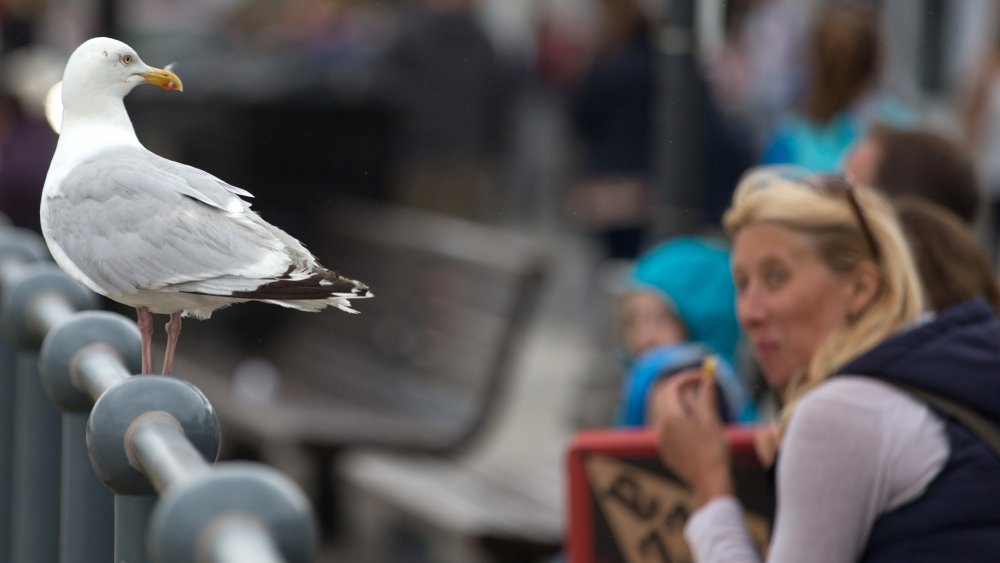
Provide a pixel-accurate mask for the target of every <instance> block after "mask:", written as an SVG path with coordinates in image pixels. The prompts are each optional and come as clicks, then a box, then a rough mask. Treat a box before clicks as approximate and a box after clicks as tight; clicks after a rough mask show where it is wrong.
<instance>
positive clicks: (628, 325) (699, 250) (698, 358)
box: [618, 237, 755, 426]
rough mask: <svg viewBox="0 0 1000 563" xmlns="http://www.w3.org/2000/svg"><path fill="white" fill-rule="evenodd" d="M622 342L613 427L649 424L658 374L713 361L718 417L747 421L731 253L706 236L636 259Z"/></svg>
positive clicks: (749, 406) (623, 304) (623, 310)
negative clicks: (623, 363) (649, 398)
mask: <svg viewBox="0 0 1000 563" xmlns="http://www.w3.org/2000/svg"><path fill="white" fill-rule="evenodd" d="M619 321H620V329H621V337H622V343H623V344H624V346H625V348H626V352H627V353H628V355H629V358H630V359H631V366H630V369H629V373H628V375H627V376H626V379H625V386H624V389H623V395H622V402H621V404H620V408H619V413H618V422H619V424H621V425H624V426H639V425H643V424H645V423H646V395H647V393H648V392H649V390H650V389H652V387H653V386H654V384H655V383H656V382H657V381H659V380H660V379H661V378H663V377H669V376H670V375H671V374H673V373H677V372H679V371H683V370H684V369H688V368H691V367H698V366H700V365H701V363H702V361H703V360H704V359H705V358H706V357H708V356H716V357H717V359H718V361H717V364H716V365H717V367H716V381H717V382H718V386H719V390H720V394H719V396H720V400H719V403H720V412H721V414H722V417H723V419H725V420H727V421H731V422H749V421H752V420H753V419H754V416H755V409H754V406H753V403H752V400H751V398H750V393H749V392H748V391H747V389H746V385H745V384H744V382H743V380H742V378H741V377H740V376H739V374H738V373H737V372H736V370H735V369H734V368H733V357H734V355H735V354H736V348H737V345H738V342H739V338H740V330H739V325H738V324H737V322H736V310H735V289H734V287H733V280H732V276H731V274H730V271H729V251H728V250H726V249H725V248H724V247H723V246H722V245H720V244H716V243H714V242H712V241H710V240H708V239H702V238H694V237H677V238H674V239H671V240H669V241H667V242H665V243H663V244H661V245H659V246H657V247H656V248H654V249H652V250H650V251H649V252H647V253H646V254H644V255H642V256H640V257H639V259H638V260H637V261H636V264H635V266H634V267H633V269H632V270H631V272H630V273H629V276H628V279H627V280H626V288H625V292H624V294H623V295H622V297H621V300H620V319H619Z"/></svg>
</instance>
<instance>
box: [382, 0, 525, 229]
mask: <svg viewBox="0 0 1000 563" xmlns="http://www.w3.org/2000/svg"><path fill="white" fill-rule="evenodd" d="M476 3H477V2H476V0H413V1H411V2H410V4H411V5H410V7H409V9H404V11H403V14H402V16H401V17H400V18H399V21H400V22H401V24H400V25H401V27H400V29H399V30H398V34H397V36H396V37H395V39H394V41H393V42H392V43H391V45H390V46H389V47H388V49H387V50H386V52H385V53H384V54H383V56H381V57H380V60H379V61H378V63H377V65H378V66H377V68H376V81H377V90H378V93H379V96H380V97H381V98H383V99H384V100H385V101H386V102H387V103H388V104H389V106H390V107H391V108H392V109H393V110H394V111H395V113H396V115H397V118H398V129H397V134H396V137H397V138H396V141H397V142H396V149H395V152H396V155H395V156H396V158H395V160H396V163H395V174H394V178H395V179H394V181H393V184H394V185H393V187H392V192H393V193H392V198H393V199H395V200H396V201H398V202H400V203H403V204H406V205H410V206H414V207H420V208H423V209H427V210H431V211H437V212H442V213H448V214H452V215H457V216H460V217H465V218H468V219H478V220H485V219H487V218H489V217H490V215H491V214H492V213H494V212H495V209H496V203H497V197H496V194H495V190H496V184H497V180H496V174H497V172H496V166H497V161H498V159H499V158H500V156H501V155H500V152H501V146H502V138H503V123H504V121H505V120H504V116H505V114H506V112H507V109H508V104H509V101H510V95H511V92H510V91H509V90H508V87H509V81H507V80H506V78H507V77H506V76H505V70H504V67H503V64H502V61H501V60H500V59H499V58H498V57H497V54H496V52H495V50H494V48H493V45H492V44H491V43H490V40H489V38H488V37H487V35H486V32H485V30H484V29H483V27H482V25H481V24H480V23H479V22H478V20H477V19H476V14H475V10H474V8H475V6H476Z"/></svg>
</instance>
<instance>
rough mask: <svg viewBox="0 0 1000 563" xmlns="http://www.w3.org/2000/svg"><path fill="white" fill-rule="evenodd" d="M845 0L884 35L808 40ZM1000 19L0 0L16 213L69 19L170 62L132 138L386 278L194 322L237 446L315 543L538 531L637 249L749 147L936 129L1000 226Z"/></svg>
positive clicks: (560, 514)
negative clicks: (270, 468)
mask: <svg viewBox="0 0 1000 563" xmlns="http://www.w3.org/2000/svg"><path fill="white" fill-rule="evenodd" d="M829 4H845V5H847V4H849V5H850V6H851V7H852V8H860V9H863V10H866V11H867V12H866V13H870V14H872V17H871V18H869V19H868V21H869V23H870V24H871V25H872V26H873V28H874V35H873V37H874V40H873V41H874V42H873V43H872V44H871V45H868V47H867V48H866V49H862V48H861V47H859V45H863V42H862V40H860V39H857V36H852V35H851V33H852V31H851V29H850V26H851V24H850V22H846V23H844V22H841V23H837V22H834V23H833V24H831V25H828V26H827V28H828V32H829V33H828V34H827V36H824V37H826V39H824V40H823V41H826V43H825V44H824V45H825V47H823V49H825V51H822V52H825V53H827V56H828V58H827V59H824V58H822V56H819V55H817V54H816V53H817V48H816V47H815V45H816V44H817V42H818V41H820V39H817V38H818V37H819V35H817V34H818V31H817V30H818V29H820V27H819V26H818V25H817V20H818V19H819V18H822V17H826V15H827V14H828V12H827V11H826V8H827V7H828V5H829ZM998 21H1000V6H998V5H997V4H996V3H995V2H992V1H990V0H963V1H962V2H948V1H946V0H870V1H867V2H865V1H856V2H843V1H841V2H834V0H829V1H824V0H802V1H798V0H729V1H725V0H380V1H379V0H130V1H128V2H126V1H122V0H0V211H2V212H3V213H5V214H7V215H8V216H10V217H11V219H12V221H13V222H14V223H15V224H17V225H20V226H24V227H26V228H31V229H36V230H37V229H38V201H39V196H40V193H41V189H42V184H43V181H44V177H45V173H46V170H47V166H48V162H49V159H50V158H51V155H52V152H53V150H54V147H55V143H56V140H57V137H56V135H55V134H54V133H53V132H52V131H51V129H50V128H49V126H48V125H47V124H46V122H45V120H44V115H43V100H44V97H45V95H46V93H47V92H48V90H49V88H50V87H51V86H52V85H53V84H54V83H55V82H57V81H58V80H59V79H60V77H61V73H62V68H63V66H64V64H65V61H66V59H67V58H68V56H69V54H70V53H71V52H72V50H73V49H74V48H75V47H76V46H77V45H79V44H80V43H82V42H83V41H84V40H86V39H87V38H90V37H93V36H98V35H107V36H111V37H115V38H117V39H121V40H123V41H125V42H127V43H129V44H130V45H131V46H132V47H134V48H135V49H136V50H137V51H138V52H139V54H140V56H141V57H142V58H143V60H144V61H145V62H146V63H148V64H150V65H153V66H158V67H162V66H165V65H166V64H168V63H176V67H175V68H174V70H175V71H176V72H177V73H178V75H179V76H180V77H181V78H182V79H183V80H184V85H185V90H184V92H183V93H182V94H178V93H172V92H163V91H159V90H154V89H152V88H140V89H137V90H136V91H135V92H134V93H133V94H132V95H131V96H130V97H129V98H128V99H127V100H126V105H127V107H128V108H129V112H130V115H131V116H132V119H133V123H134V124H135V126H136V130H137V133H138V135H139V138H140V140H141V141H142V142H143V143H144V144H145V145H146V146H147V147H148V148H149V149H151V150H153V151H154V152H157V153H158V154H161V155H163V156H165V157H168V158H171V159H174V160H178V161H181V162H184V163H187V164H190V165H193V166H196V167H199V168H202V169H204V170H206V171H208V172H211V173H212V174H214V175H216V176H218V177H220V178H222V179H224V180H226V181H227V182H230V183H232V184H234V185H237V186H240V187H243V188H245V189H247V190H249V191H250V192H252V193H253V194H255V196H256V199H255V200H254V202H253V205H254V209H256V210H257V211H258V212H259V213H260V214H261V215H262V216H263V217H264V218H265V219H267V220H269V221H271V222H272V223H274V224H276V225H278V226H280V227H282V228H284V229H285V230H286V231H288V232H289V233H290V234H292V235H293V236H295V237H296V238H298V239H300V240H301V241H303V242H304V243H305V244H306V246H307V247H309V248H310V249H312V250H313V251H314V252H316V254H317V255H318V256H319V257H320V258H321V260H322V261H323V262H324V263H325V264H326V265H327V266H329V267H331V268H333V269H335V270H338V271H342V272H343V273H344V274H346V275H349V276H352V277H358V278H359V279H361V280H362V281H366V282H369V283H370V284H371V285H372V288H373V290H374V292H375V295H376V299H375V300H372V301H370V302H363V303H360V305H359V308H360V309H361V311H362V315H361V316H360V317H358V318H353V317H352V318H347V317H348V316H347V315H342V314H340V313H339V312H336V311H328V312H324V313H321V314H320V315H315V316H314V315H307V314H305V313H297V312H289V311H285V310H281V309H278V308H276V307H272V306H267V305H259V304H246V305H241V306H239V307H234V308H232V309H228V310H223V311H220V312H218V313H216V315H215V317H214V318H213V319H211V320H210V321H207V322H194V321H192V322H189V323H188V325H187V326H188V327H189V328H187V329H186V330H185V333H184V338H183V339H182V341H181V344H180V352H179V355H180V356H183V358H184V359H185V360H186V363H184V364H183V365H184V366H185V367H184V368H183V369H182V368H180V367H179V368H178V369H177V372H178V374H180V376H181V377H187V378H190V379H191V380H192V381H194V382H195V383H196V384H198V385H199V386H202V387H203V388H204V390H205V392H206V394H208V395H209V397H210V398H211V399H213V401H214V402H216V403H217V406H218V408H219V411H220V417H222V419H223V429H224V441H225V449H224V456H226V457H229V458H253V459H261V460H263V461H266V462H268V463H272V464H274V465H276V466H278V467H279V468H281V469H283V470H285V471H287V472H289V473H290V474H291V475H292V476H293V477H294V478H295V479H297V480H298V481H299V482H300V483H301V484H302V485H303V486H304V487H305V488H306V490H307V491H309V493H310V497H311V498H312V500H313V502H314V506H315V509H316V511H317V514H318V515H319V517H320V521H321V525H322V527H323V531H324V538H325V541H324V548H323V553H322V554H321V555H320V559H319V560H320V561H477V560H479V561H550V560H553V559H554V558H556V559H558V558H559V557H560V555H559V551H560V544H561V541H562V534H563V532H564V529H565V514H564V489H565V477H564V475H563V466H562V463H563V458H562V456H563V454H564V452H565V449H566V446H567V444H568V441H569V440H570V438H571V436H572V435H573V433H574V432H575V431H577V430H578V429H581V428H587V427H600V426H608V425H610V424H612V422H613V418H614V410H615V408H616V405H617V403H618V400H619V397H620V395H621V385H622V373H623V365H624V363H623V353H622V351H621V345H620V342H619V337H618V336H619V335H618V332H617V331H618V327H617V325H616V320H615V311H614V302H615V292H616V287H617V286H618V285H619V284H620V281H621V277H622V275H623V272H625V271H626V270H627V268H628V267H629V266H630V264H631V263H632V261H633V260H634V259H635V258H636V257H637V256H638V255H639V254H640V253H642V252H644V251H645V250H647V249H649V248H652V247H653V246H655V245H656V244H657V243H659V242H661V241H663V240H666V239H668V238H670V237H674V236H677V235H682V234H698V235H706V236H718V235H719V234H720V226H719V222H720V218H721V214H722V212H723V211H724V209H725V207H726V205H727V203H728V198H729V197H730V195H731V193H732V189H733V187H734V186H735V184H736V181H737V179H738V178H739V177H740V175H741V174H742V173H743V172H744V171H745V170H746V169H747V168H748V167H750V166H752V165H755V164H759V163H761V162H796V163H798V164H802V165H806V166H810V167H813V168H814V169H815V170H817V171H838V170H841V169H842V167H843V165H844V160H845V158H846V155H847V152H848V148H849V147H850V146H852V145H853V143H854V142H855V141H856V140H857V139H858V138H859V137H860V136H861V135H863V133H864V128H863V127H864V126H865V125H866V124H868V123H874V122H877V121H878V122H888V123H891V124H893V125H895V126H900V127H921V128H926V129H931V130H934V131H937V132H939V133H941V134H942V135H945V136H947V137H949V138H952V139H954V140H955V142H956V143H958V144H960V145H961V147H962V148H963V150H965V151H967V154H968V155H969V158H970V159H972V160H973V162H974V163H975V166H976V170H977V172H978V173H979V183H978V185H979V186H980V187H979V189H980V190H981V192H982V194H981V195H982V197H981V199H980V201H981V202H982V203H981V204H980V207H981V208H982V210H981V211H980V212H978V215H977V217H976V221H975V223H974V228H975V232H976V234H977V237H978V238H979V239H980V241H981V242H982V244H983V245H984V246H985V247H987V248H990V249H992V252H993V253H994V255H995V248H996V245H995V244H994V242H993V241H994V240H995V237H994V235H993V234H992V233H993V232H994V223H995V222H996V221H995V220H994V215H995V212H994V208H997V209H1000V207H997V206H996V203H995V202H996V201H1000V199H997V197H996V196H994V195H993V192H992V191H991V189H990V188H992V187H994V186H1000V169H998V172H997V173H996V174H993V173H992V170H993V169H994V168H997V166H996V165H991V156H992V155H991V152H990V149H991V148H992V141H991V139H992V133H993V132H994V131H996V132H1000V113H998V111H997V110H1000V108H997V109H993V106H994V105H996V104H993V100H994V98H996V99H998V101H1000V82H998V81H997V73H998V69H1000V27H998V25H997V22H998ZM830 30H832V31H830ZM831 53H832V55H830V54H831ZM830 60H833V61H847V60H857V61H861V62H862V63H864V62H865V61H867V62H868V63H869V64H868V65H867V66H866V65H864V64H862V65H861V67H860V68H859V69H854V70H852V69H845V68H832V69H830V68H827V66H829V64H828V63H829V62H830ZM833 66H834V67H836V66H837V65H836V64H834V65H833ZM841 66H843V65H841ZM852 72H853V73H855V74H852ZM830 73H832V75H831V76H833V78H832V79H831V78H829V77H827V80H832V82H826V83H824V82H823V81H822V80H823V79H822V78H818V77H822V76H823V75H824V74H830ZM837 73H840V74H837ZM852 81H853V82H852ZM830 84H833V86H830ZM838 84H839V85H844V84H855V85H856V87H854V89H853V90H850V91H849V92H847V93H846V94H845V95H844V96H841V98H843V100H842V101H843V107H836V106H834V107H829V108H826V109H823V107H822V104H823V103H827V104H828V105H829V103H831V102H829V100H827V101H826V102H823V101H822V100H821V101H816V100H817V91H822V92H831V91H834V90H836V86H837V85H838ZM834 97H835V96H834ZM816 104H820V105H819V106H817V105H816ZM817 108H819V109H817ZM845 108H847V109H850V110H851V111H855V110H857V112H858V114H859V115H860V116H861V117H860V118H859V119H858V120H856V121H857V122H859V123H861V124H862V125H861V126H860V127H861V128H860V129H851V128H848V130H844V131H841V130H836V131H833V132H830V135H831V136H830V137H829V138H827V140H829V143H827V144H826V145H823V146H824V147H825V152H823V153H822V154H818V155H812V157H815V158H812V157H808V158H807V157H805V156H803V155H802V153H801V152H800V153H799V154H798V156H797V157H796V156H795V155H793V154H792V152H790V151H789V149H788V143H787V142H786V141H785V137H782V134H788V131H789V129H788V128H789V127H790V126H789V123H792V122H796V121H795V120H796V119H798V120H799V121H802V120H805V121H808V120H809V119H813V120H814V121H815V120H816V119H819V120H820V121H822V122H823V124H824V126H825V125H827V124H830V123H835V120H834V119H833V118H831V117H830V116H834V117H836V115H839V112H840V111H841V110H845ZM824 112H825V114H824ZM817 116H819V117H817ZM827 120H829V121H827ZM791 131H793V132H794V128H793V129H791ZM831 139H832V140H831ZM998 139H1000V137H998ZM807 156H808V155H807ZM992 160H997V157H996V156H992ZM508 254H509V256H508ZM491 268H492V269H491ZM463 280H464V281H463ZM494 286H495V287H494ZM382 295H386V296H389V297H386V298H385V299H381V301H382V304H381V305H379V304H378V303H379V301H380V296H382ZM108 307H109V308H114V305H113V304H110V303H109V304H108ZM122 312H123V314H127V315H129V316H131V315H132V314H133V313H132V312H131V311H122ZM366 316H367V317H369V318H368V319H367V320H358V319H365V317H366ZM317 317H319V319H317ZM331 319H332V320H331ZM164 321H165V319H164ZM351 323H355V324H353V325H352V324H351ZM480 330H481V331H482V332H481V333H480V332H478V331H480ZM480 336H481V337H480ZM159 338H162V333H161V334H160V335H159ZM466 340H469V341H475V342H472V343H467V342H465V341H466ZM430 357H432V358H431V359H428V358H430ZM442 357H446V358H447V361H444V360H442V359H441V358H442ZM442 366H447V367H442ZM185 370H187V371H185ZM443 372H447V377H443V376H442V375H441V373H443ZM304 374H308V376H306V375H304ZM444 380H446V381H444ZM410 387H413V389H410ZM411 393H412V394H411ZM442 405H444V406H442ZM451 410H454V411H455V412H454V413H452V412H451ZM355 412H356V413H357V416H356V417H353V418H352V417H351V416H346V415H345V414H344V413H355ZM444 413H449V414H448V416H446V415H445V414H444ZM402 414H405V416H402ZM397 415H399V416H397ZM452 415H453V416H452ZM395 418H398V419H399V420H398V421H397V423H396V425H395V426H394V425H392V424H384V423H385V421H386V420H394V419H395ZM414 421H416V422H414ZM425 423H426V425H424V424H425ZM422 425H423V426H422ZM435 433H439V434H435ZM428 437H429V438H433V439H423V438H428Z"/></svg>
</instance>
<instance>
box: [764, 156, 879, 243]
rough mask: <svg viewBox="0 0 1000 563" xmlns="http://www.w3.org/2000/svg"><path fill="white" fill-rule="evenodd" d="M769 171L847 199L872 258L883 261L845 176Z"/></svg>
mask: <svg viewBox="0 0 1000 563" xmlns="http://www.w3.org/2000/svg"><path fill="white" fill-rule="evenodd" d="M767 169H768V171H769V172H772V173H774V175H776V176H778V177H779V178H781V179H783V180H788V181H791V182H794V183H796V184H800V185H804V186H808V187H809V188H812V189H814V190H816V191H819V192H822V193H825V194H829V195H833V196H838V197H844V198H846V199H847V203H848V205H850V206H851V210H852V211H853V212H854V216H855V217H856V218H857V220H858V225H859V226H860V227H861V233H862V235H863V236H864V237H865V241H866V242H867V243H868V249H869V250H870V251H871V253H872V258H873V259H874V260H875V261H876V262H878V261H879V260H880V259H881V257H882V253H881V252H879V246H878V244H876V242H875V235H874V233H873V232H872V229H871V227H870V226H869V224H868V220H867V219H866V218H865V213H864V211H863V210H862V209H861V204H860V203H859V202H858V198H857V196H856V195H855V193H854V192H855V189H854V184H852V183H851V182H850V181H848V180H847V179H846V178H844V177H843V176H838V175H835V174H825V175H816V174H813V173H811V172H809V171H808V170H804V169H802V168H797V167H794V166H774V167H768V168H767ZM766 183H767V181H766V180H763V182H761V185H760V186H759V187H763V184H766ZM757 187H758V186H755V187H754V189H756V188H757Z"/></svg>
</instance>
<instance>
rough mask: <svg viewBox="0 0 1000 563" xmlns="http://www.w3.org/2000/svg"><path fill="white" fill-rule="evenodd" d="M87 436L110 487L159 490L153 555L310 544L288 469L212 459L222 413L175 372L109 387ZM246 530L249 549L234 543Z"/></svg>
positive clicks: (217, 562) (190, 558) (225, 558)
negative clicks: (218, 416) (282, 471)
mask: <svg viewBox="0 0 1000 563" xmlns="http://www.w3.org/2000/svg"><path fill="white" fill-rule="evenodd" d="M87 443H88V445H89V446H90V460H91V463H92V464H93V466H94V470H95V472H96V473H97V475H98V476H99V477H100V478H101V480H102V481H104V482H105V484H107V485H108V486H109V487H110V488H111V489H112V490H114V491H115V492H117V493H119V494H133V495H134V494H147V493H150V492H152V491H153V490H155V491H157V492H159V493H160V501H159V503H158V504H157V506H156V508H155V510H154V513H153V519H152V521H151V522H150V528H149V536H148V546H149V550H150V551H149V552H150V558H151V561H152V562H154V563H188V562H190V563H196V562H198V563H284V562H287V563H306V562H308V561H309V559H310V556H311V554H312V553H313V551H314V549H315V545H316V536H317V533H316V525H315V522H314V519H313V516H312V512H311V508H310V506H309V503H308V501H307V500H306V498H305V496H304V495H303V494H302V493H301V492H300V491H299V490H298V489H297V487H296V486H295V485H294V484H293V483H292V482H291V481H290V480H289V479H288V478H287V477H285V476H283V475H281V474H280V473H278V472H276V471H274V470H273V469H270V468H265V467H261V466H257V465H254V464H222V465H217V466H214V467H211V466H209V465H208V462H209V461H214V460H215V457H216V455H217V454H218V447H219V427H218V420H217V419H216V417H215V411H214V410H213V409H212V406H211V404H209V402H208V400H207V399H205V397H204V395H202V394H201V392H200V391H198V390H197V389H196V388H195V387H193V386H192V385H190V384H188V383H186V382H184V381H182V380H180V379H175V378H171V377H160V376H154V375H144V376H138V377H133V378H129V379H128V380H126V381H123V382H121V383H119V384H117V385H115V386H113V387H111V388H110V389H108V390H107V391H106V392H105V393H104V394H103V395H101V396H100V398H99V399H98V400H97V403H96V404H95V405H94V408H93V410H92V411H91V415H90V421H89V423H88V425H87ZM248 535H249V536H253V539H252V540H248V541H252V542H253V545H258V546H260V547H259V549H254V550H253V553H252V555H249V554H248V553H247V551H246V549H245V547H246V546H239V545H236V544H238V543H239V541H238V540H239V539H240V538H246V537H247V536H248ZM246 557H250V558H249V559H246ZM129 563H131V562H129Z"/></svg>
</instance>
